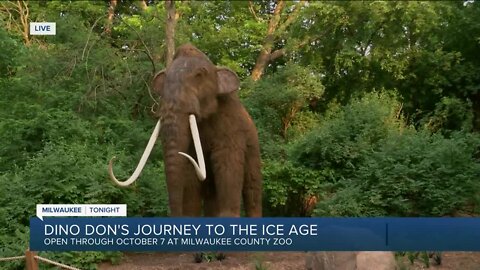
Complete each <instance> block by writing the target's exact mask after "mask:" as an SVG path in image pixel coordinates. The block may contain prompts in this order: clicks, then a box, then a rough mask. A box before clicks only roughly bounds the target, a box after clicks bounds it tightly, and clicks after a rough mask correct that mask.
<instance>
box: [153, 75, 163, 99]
mask: <svg viewBox="0 0 480 270" xmlns="http://www.w3.org/2000/svg"><path fill="white" fill-rule="evenodd" d="M164 83H165V70H162V71H160V72H158V73H157V74H155V76H154V77H153V81H152V88H153V92H155V93H157V94H159V95H160V94H161V93H162V90H163V85H164Z"/></svg>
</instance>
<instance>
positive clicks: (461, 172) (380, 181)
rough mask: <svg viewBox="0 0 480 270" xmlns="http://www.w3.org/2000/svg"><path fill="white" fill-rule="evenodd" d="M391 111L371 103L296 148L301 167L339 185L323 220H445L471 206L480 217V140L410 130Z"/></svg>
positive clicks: (372, 99) (371, 98)
mask: <svg viewBox="0 0 480 270" xmlns="http://www.w3.org/2000/svg"><path fill="white" fill-rule="evenodd" d="M392 103H394V101H392V99H391V98H387V96H382V95H375V94H374V95H367V96H366V97H365V98H363V99H360V100H358V101H357V102H352V103H351V104H349V105H347V106H346V107H344V108H343V109H342V110H341V111H340V112H337V113H336V114H334V117H333V118H330V119H328V120H326V121H325V122H323V123H322V124H321V125H320V126H319V128H317V129H315V130H313V131H312V132H311V133H310V134H307V135H306V136H305V138H304V139H302V140H301V141H299V143H298V144H297V145H295V147H294V148H293V150H292V153H293V154H292V156H293V157H294V159H295V160H296V162H298V163H299V164H303V165H306V166H307V167H310V168H313V169H317V170H320V171H322V172H323V174H324V175H325V176H326V177H325V180H326V181H328V182H331V183H333V184H335V188H334V189H333V192H332V193H331V194H330V195H328V194H327V196H326V197H324V198H323V200H321V202H320V203H319V205H318V208H317V211H316V214H318V215H334V216H386V215H393V216H443V215H454V214H455V211H456V210H458V209H468V206H473V207H474V209H470V211H473V212H478V205H479V204H478V203H479V201H478V190H480V186H479V183H478V181H477V180H476V179H478V175H479V174H480V163H479V162H478V160H477V158H478V153H479V150H480V137H479V136H478V135H476V134H468V133H464V132H456V133H452V134H451V136H450V137H449V138H447V137H444V136H442V135H441V134H432V133H430V132H428V131H426V130H423V131H422V130H420V131H417V130H415V129H413V128H411V127H406V126H405V125H404V124H402V122H401V121H400V120H399V119H397V118H396V113H395V108H396V107H398V104H397V106H394V105H393V106H392ZM465 207H467V208H465Z"/></svg>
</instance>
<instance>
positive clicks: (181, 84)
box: [153, 44, 240, 117]
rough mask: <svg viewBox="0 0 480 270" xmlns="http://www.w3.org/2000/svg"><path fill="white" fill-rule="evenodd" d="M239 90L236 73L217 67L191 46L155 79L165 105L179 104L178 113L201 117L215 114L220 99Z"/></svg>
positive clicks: (158, 92)
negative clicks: (218, 97) (219, 97)
mask: <svg viewBox="0 0 480 270" xmlns="http://www.w3.org/2000/svg"><path fill="white" fill-rule="evenodd" d="M239 87H240V81H239V79H238V76H237V75H236V74H235V72H233V71H232V70H230V69H228V68H224V67H217V66H215V65H214V64H213V63H212V62H211V61H210V60H209V59H208V57H207V56H206V55H205V54H204V53H203V52H201V51H200V50H198V49H197V48H195V47H194V46H193V45H190V44H187V45H183V46H181V47H179V48H178V50H177V52H176V53H175V57H174V60H173V62H172V64H171V65H170V66H169V67H168V68H167V69H166V70H162V71H160V72H159V73H157V74H156V75H155V77H154V79H153V89H154V92H155V93H157V94H158V95H159V96H160V97H161V98H162V102H165V103H167V104H168V103H170V104H176V105H177V106H176V107H177V108H176V110H179V111H183V112H186V113H194V114H195V115H197V116H200V117H202V116H204V117H205V116H208V115H209V114H210V113H212V112H214V111H215V109H216V106H217V99H216V97H217V96H219V95H225V94H229V93H232V92H235V91H236V90H238V89H239Z"/></svg>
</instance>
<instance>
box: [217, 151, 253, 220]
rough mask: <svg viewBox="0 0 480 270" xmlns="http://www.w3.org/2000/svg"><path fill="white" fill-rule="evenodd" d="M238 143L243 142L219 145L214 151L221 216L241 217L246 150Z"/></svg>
mask: <svg viewBox="0 0 480 270" xmlns="http://www.w3.org/2000/svg"><path fill="white" fill-rule="evenodd" d="M235 145H237V147H235ZM238 145H241V144H235V143H234V144H233V145H229V146H227V147H219V148H218V149H217V151H213V152H212V163H213V173H214V180H215V190H216V195H217V196H216V197H217V207H218V213H217V216H219V217H240V210H241V201H242V188H243V178H244V177H243V175H244V174H243V171H244V165H245V164H244V161H245V159H244V155H245V151H243V149H239V148H238Z"/></svg>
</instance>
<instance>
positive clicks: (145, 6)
mask: <svg viewBox="0 0 480 270" xmlns="http://www.w3.org/2000/svg"><path fill="white" fill-rule="evenodd" d="M139 4H140V8H141V9H142V10H146V9H147V8H148V5H147V2H146V1H145V0H141V1H140V3H139Z"/></svg>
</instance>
